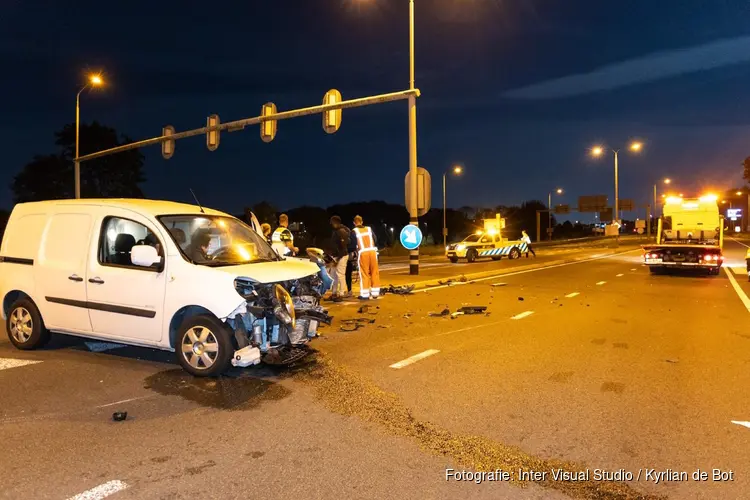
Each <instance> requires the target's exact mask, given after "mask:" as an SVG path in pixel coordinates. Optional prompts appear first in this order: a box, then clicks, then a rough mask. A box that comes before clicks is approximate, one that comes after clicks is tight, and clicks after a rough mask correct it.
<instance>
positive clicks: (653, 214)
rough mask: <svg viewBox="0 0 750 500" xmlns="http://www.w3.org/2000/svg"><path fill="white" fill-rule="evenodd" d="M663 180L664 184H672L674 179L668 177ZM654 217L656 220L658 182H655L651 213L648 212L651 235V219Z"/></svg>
mask: <svg viewBox="0 0 750 500" xmlns="http://www.w3.org/2000/svg"><path fill="white" fill-rule="evenodd" d="M662 182H664V184H671V183H672V179H669V178H666V179H664V180H663V181H662ZM652 218H653V219H654V222H656V184H654V205H653V208H652V209H651V213H649V214H648V234H649V236H650V235H651V219H652Z"/></svg>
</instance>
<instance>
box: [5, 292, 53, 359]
mask: <svg viewBox="0 0 750 500" xmlns="http://www.w3.org/2000/svg"><path fill="white" fill-rule="evenodd" d="M5 331H6V332H8V338H9V339H10V342H11V343H12V344H13V345H14V346H16V348H17V349H21V350H24V351H28V350H31V349H36V348H38V347H44V345H45V344H46V343H47V342H49V339H50V333H49V330H47V329H46V328H45V327H44V322H43V321H42V315H41V314H39V309H37V307H36V304H34V302H32V301H31V300H30V299H19V300H17V301H15V302H14V303H13V305H11V306H10V312H9V313H8V319H7V320H6V321H5Z"/></svg>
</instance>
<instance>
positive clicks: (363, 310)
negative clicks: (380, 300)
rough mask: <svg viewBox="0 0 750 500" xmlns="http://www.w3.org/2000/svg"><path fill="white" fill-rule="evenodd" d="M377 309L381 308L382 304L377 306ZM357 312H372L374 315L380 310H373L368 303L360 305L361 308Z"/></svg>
mask: <svg viewBox="0 0 750 500" xmlns="http://www.w3.org/2000/svg"><path fill="white" fill-rule="evenodd" d="M375 309H380V306H377V307H376V308H375ZM357 312H358V313H359V314H372V315H375V314H377V313H378V311H371V310H370V306H368V305H363V306H360V307H359V309H357Z"/></svg>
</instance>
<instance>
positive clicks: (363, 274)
mask: <svg viewBox="0 0 750 500" xmlns="http://www.w3.org/2000/svg"><path fill="white" fill-rule="evenodd" d="M358 263H359V295H360V297H367V298H369V297H378V296H379V295H380V271H379V270H378V252H377V251H375V250H367V251H364V252H359V262H358Z"/></svg>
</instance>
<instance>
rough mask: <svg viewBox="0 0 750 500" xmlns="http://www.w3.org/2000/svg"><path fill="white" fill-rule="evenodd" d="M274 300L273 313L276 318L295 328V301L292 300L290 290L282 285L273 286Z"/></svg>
mask: <svg viewBox="0 0 750 500" xmlns="http://www.w3.org/2000/svg"><path fill="white" fill-rule="evenodd" d="M273 294H274V301H273V314H274V316H276V318H277V319H278V320H279V321H281V322H282V323H284V324H286V325H291V326H292V328H294V323H295V321H294V320H295V318H294V303H293V302H292V296H291V295H289V292H287V291H286V289H285V288H284V287H283V286H281V285H275V286H274V287H273Z"/></svg>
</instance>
